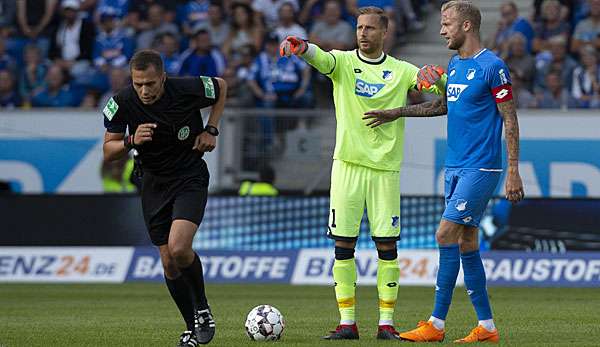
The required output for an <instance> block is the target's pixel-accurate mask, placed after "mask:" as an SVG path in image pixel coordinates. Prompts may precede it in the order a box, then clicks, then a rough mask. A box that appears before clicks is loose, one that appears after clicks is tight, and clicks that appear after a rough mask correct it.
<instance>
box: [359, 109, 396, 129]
mask: <svg viewBox="0 0 600 347" xmlns="http://www.w3.org/2000/svg"><path fill="white" fill-rule="evenodd" d="M398 118H400V116H399V115H397V114H396V113H395V112H393V110H375V111H368V112H365V115H364V117H363V118H362V119H364V120H368V123H367V126H368V127H371V128H375V127H378V126H380V125H381V124H384V123H388V122H393V121H395V120H396V119H398Z"/></svg>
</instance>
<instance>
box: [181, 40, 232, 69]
mask: <svg viewBox="0 0 600 347" xmlns="http://www.w3.org/2000/svg"><path fill="white" fill-rule="evenodd" d="M191 44H192V46H191V47H190V48H188V50H186V52H184V53H183V54H182V60H183V63H182V64H181V71H180V72H179V75H180V76H209V77H217V76H222V75H223V71H224V70H225V59H224V58H223V54H221V52H219V50H218V49H216V48H213V47H212V43H211V40H210V33H209V32H208V31H207V30H205V29H200V30H198V31H197V32H196V33H195V34H194V36H193V37H192V43H191Z"/></svg>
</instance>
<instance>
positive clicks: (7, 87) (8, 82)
mask: <svg viewBox="0 0 600 347" xmlns="http://www.w3.org/2000/svg"><path fill="white" fill-rule="evenodd" d="M19 106H21V99H20V98H19V95H18V94H17V93H16V91H15V76H14V74H13V73H12V72H10V71H9V70H0V108H9V109H12V108H16V107H19Z"/></svg>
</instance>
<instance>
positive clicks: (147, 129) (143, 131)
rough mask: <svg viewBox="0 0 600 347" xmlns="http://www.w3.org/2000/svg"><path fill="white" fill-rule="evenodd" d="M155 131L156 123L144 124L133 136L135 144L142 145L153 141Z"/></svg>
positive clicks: (139, 126)
mask: <svg viewBox="0 0 600 347" xmlns="http://www.w3.org/2000/svg"><path fill="white" fill-rule="evenodd" d="M154 129H156V124H155V123H144V124H140V125H138V127H137V129H136V130H135V135H134V136H133V144H135V145H136V146H137V145H141V144H143V143H146V142H149V141H152V135H154Z"/></svg>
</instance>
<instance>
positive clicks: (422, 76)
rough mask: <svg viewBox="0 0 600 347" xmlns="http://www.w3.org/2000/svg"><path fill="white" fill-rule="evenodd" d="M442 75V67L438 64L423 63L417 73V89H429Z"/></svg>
mask: <svg viewBox="0 0 600 347" xmlns="http://www.w3.org/2000/svg"><path fill="white" fill-rule="evenodd" d="M442 75H444V68H443V67H441V66H438V65H425V66H423V67H422V68H421V69H420V70H419V72H418V73H417V90H418V91H421V90H422V89H423V88H425V89H429V88H431V86H433V85H434V84H436V83H437V82H438V81H439V80H440V78H442Z"/></svg>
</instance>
